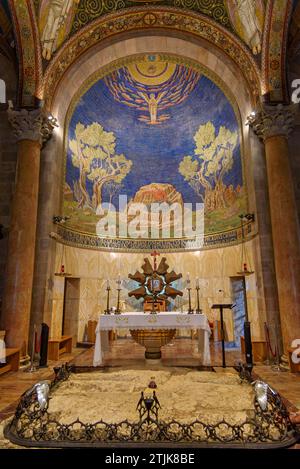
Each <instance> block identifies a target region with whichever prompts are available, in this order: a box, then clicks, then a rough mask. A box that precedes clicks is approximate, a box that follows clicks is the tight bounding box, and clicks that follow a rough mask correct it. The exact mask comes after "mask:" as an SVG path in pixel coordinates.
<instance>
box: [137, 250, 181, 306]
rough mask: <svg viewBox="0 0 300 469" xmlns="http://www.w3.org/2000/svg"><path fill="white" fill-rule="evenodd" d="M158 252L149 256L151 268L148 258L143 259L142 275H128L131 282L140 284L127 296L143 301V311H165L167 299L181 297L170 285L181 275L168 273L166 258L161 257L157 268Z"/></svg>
mask: <svg viewBox="0 0 300 469" xmlns="http://www.w3.org/2000/svg"><path fill="white" fill-rule="evenodd" d="M158 255H159V253H158V252H156V251H154V252H153V253H152V254H151V256H153V257H154V263H153V267H152V265H151V262H150V260H149V259H148V258H145V259H144V264H143V265H142V271H143V272H142V273H141V272H139V271H138V270H137V271H136V273H135V274H134V275H132V274H129V275H128V277H129V278H130V279H131V280H134V281H136V282H137V283H139V284H140V286H139V287H138V288H136V289H135V290H132V291H131V292H129V293H128V295H129V296H134V297H135V298H136V299H140V298H143V299H144V310H145V311H149V310H150V309H152V312H156V311H157V310H158V311H166V306H167V304H168V298H176V296H182V295H183V293H182V292H181V291H179V290H177V289H176V288H174V287H173V286H172V285H171V284H172V283H173V282H175V281H176V280H178V279H180V278H181V277H182V274H176V272H174V270H172V271H171V272H168V270H169V266H168V264H167V263H166V258H165V257H162V259H161V261H160V263H159V265H158V267H157V264H156V257H157V256H158Z"/></svg>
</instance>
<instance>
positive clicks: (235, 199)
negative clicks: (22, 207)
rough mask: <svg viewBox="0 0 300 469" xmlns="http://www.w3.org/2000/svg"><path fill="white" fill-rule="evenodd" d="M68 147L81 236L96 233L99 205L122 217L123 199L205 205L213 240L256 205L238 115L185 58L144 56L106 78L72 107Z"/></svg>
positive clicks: (72, 205) (68, 178)
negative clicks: (251, 202) (251, 201)
mask: <svg viewBox="0 0 300 469" xmlns="http://www.w3.org/2000/svg"><path fill="white" fill-rule="evenodd" d="M65 148H66V171H65V189H64V202H63V212H64V215H67V216H69V217H70V219H69V221H68V226H69V227H71V228H73V229H75V230H78V231H81V232H85V233H90V234H95V233H96V224H97V222H98V221H99V216H98V215H97V214H96V210H97V207H98V206H99V204H102V203H103V202H108V203H111V204H114V206H115V207H116V208H117V211H118V210H119V205H118V204H119V196H120V195H125V196H126V197H127V203H128V207H130V206H131V204H132V203H133V202H136V203H143V204H146V206H147V207H148V206H149V207H150V206H151V204H153V203H157V202H158V203H160V202H161V203H162V202H166V203H169V204H172V203H177V204H179V205H180V206H183V204H184V203H190V204H192V207H193V210H194V207H195V206H196V204H197V203H204V207H205V233H206V234H213V233H216V232H223V231H226V230H230V229H234V228H236V227H237V226H239V223H240V219H239V217H238V215H239V214H240V213H241V212H242V211H243V210H245V209H246V206H247V201H246V193H245V186H244V181H243V169H242V158H241V146H240V137H239V125H238V122H237V118H236V114H235V112H234V110H233V107H232V105H231V104H230V102H229V100H228V99H227V98H226V96H225V94H224V93H223V91H222V90H221V89H220V88H219V87H218V86H217V85H216V84H215V83H214V82H213V81H211V80H210V79H209V78H207V77H206V76H205V75H204V74H203V73H202V72H201V71H200V70H199V69H197V68H196V67H192V66H190V65H189V66H188V65H186V64H185V63H183V62H182V61H179V59H176V58H175V57H172V58H171V57H169V58H168V60H166V58H165V57H161V56H159V55H148V56H143V57H138V58H136V59H132V60H131V62H129V63H128V64H126V65H122V66H120V67H116V69H115V70H113V71H110V72H109V73H108V74H106V75H104V76H103V75H102V77H101V78H98V79H96V80H95V81H94V82H93V83H92V84H91V86H90V87H89V88H88V89H85V91H84V92H83V94H82V95H81V97H80V98H79V99H78V100H77V102H76V103H75V104H74V106H73V108H72V114H71V115H70V116H69V123H68V128H67V132H66V146H65ZM122 236H124V234H122ZM125 237H126V236H125ZM144 237H145V238H146V237H147V236H146V235H145V236H144Z"/></svg>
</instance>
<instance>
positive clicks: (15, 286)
mask: <svg viewBox="0 0 300 469" xmlns="http://www.w3.org/2000/svg"><path fill="white" fill-rule="evenodd" d="M8 118H9V121H10V123H11V125H12V127H13V132H14V135H15V137H16V139H17V144H18V150H17V153H18V155H17V173H16V182H15V190H14V195H13V201H12V211H11V223H10V231H9V240H8V258H7V266H6V277H5V290H4V297H3V309H2V318H1V327H2V329H4V330H6V345H7V347H18V348H20V349H21V356H25V355H26V354H27V343H28V331H29V321H30V308H31V295H32V280H33V266H34V253H35V237H36V223H37V203H38V186H39V170H40V150H41V145H42V143H43V142H44V141H45V140H47V139H48V138H49V137H50V135H51V132H52V130H53V127H54V125H55V122H54V121H55V120H54V119H53V118H52V117H51V116H49V115H47V114H46V113H45V111H43V110H42V109H34V110H32V111H28V110H25V109H21V110H20V111H14V110H12V109H9V110H8Z"/></svg>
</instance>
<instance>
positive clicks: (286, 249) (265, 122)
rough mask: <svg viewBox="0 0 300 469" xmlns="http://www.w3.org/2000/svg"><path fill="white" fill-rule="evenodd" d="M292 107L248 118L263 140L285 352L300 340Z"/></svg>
mask: <svg viewBox="0 0 300 469" xmlns="http://www.w3.org/2000/svg"><path fill="white" fill-rule="evenodd" d="M293 123H294V113H293V107H292V106H282V105H277V106H265V107H264V109H263V110H262V111H261V112H259V113H257V114H255V115H251V116H250V117H249V124H250V125H251V126H252V127H253V130H254V132H255V133H256V134H257V135H258V137H259V138H261V139H262V140H263V141H264V144H265V155H266V165H267V176H268V187H269V201H270V211H271V223H272V235H273V245H274V258H275V270H276V282H277V289H278V299H279V310H280V322H281V330H282V336H283V337H282V338H283V347H284V352H285V353H286V352H287V349H288V348H289V347H290V346H291V342H292V341H293V340H294V339H300V232H299V223H298V215H297V207H296V202H295V193H294V187H293V179H292V174H291V169H290V161H289V147H288V135H289V133H290V132H291V131H292V128H293Z"/></svg>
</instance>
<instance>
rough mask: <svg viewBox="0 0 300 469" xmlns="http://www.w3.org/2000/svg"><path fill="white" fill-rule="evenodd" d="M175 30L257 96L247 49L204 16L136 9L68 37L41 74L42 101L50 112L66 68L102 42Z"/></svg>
mask: <svg viewBox="0 0 300 469" xmlns="http://www.w3.org/2000/svg"><path fill="white" fill-rule="evenodd" d="M157 30H159V31H163V32H164V33H167V32H168V31H173V32H174V31H176V32H177V33H178V32H181V33H185V35H186V34H188V35H189V36H190V37H193V38H199V39H205V40H206V41H208V42H210V43H211V44H213V45H214V46H217V47H218V48H219V49H220V50H222V51H223V52H225V54H226V55H227V56H228V57H229V58H230V59H231V60H233V61H234V62H235V64H236V65H237V66H238V67H239V68H240V70H241V71H242V73H243V75H244V77H245V79H246V81H247V83H248V84H249V88H250V90H251V93H252V96H253V97H254V100H255V101H256V102H257V101H258V99H259V96H260V95H261V75H260V71H259V68H258V65H257V63H256V61H255V60H254V58H253V57H252V54H251V52H250V51H249V50H248V48H247V47H246V46H245V45H244V44H243V43H242V42H241V41H240V40H239V39H238V38H237V37H236V36H235V35H234V34H232V33H231V32H230V31H228V30H227V29H226V28H224V27H222V26H221V25H218V24H216V22H214V21H212V20H210V19H209V18H207V17H205V16H204V15H200V14H195V13H191V12H187V11H182V10H179V9H176V8H167V7H164V8H159V7H157V8H154V7H151V9H150V8H147V7H139V8H136V9H133V8H130V9H128V10H126V11H125V10H123V11H121V12H118V13H114V14H109V15H106V16H104V17H101V18H99V19H97V20H95V21H94V22H92V23H90V24H89V25H87V26H86V27H85V28H83V29H82V30H80V31H79V32H78V33H76V34H75V35H74V36H72V37H71V38H70V39H69V40H68V41H67V42H66V43H65V44H64V45H63V46H62V47H61V49H60V50H59V51H58V53H57V55H56V56H55V57H54V58H53V59H52V61H51V62H50V64H49V66H48V67H47V69H46V71H45V75H44V93H43V98H44V101H45V106H46V108H47V109H49V110H51V105H52V100H53V97H54V95H55V89H56V88H57V87H58V86H59V82H60V80H61V79H62V77H63V75H64V74H65V73H66V71H67V70H68V68H69V67H70V66H71V65H72V64H74V63H75V62H76V60H77V58H78V57H79V56H80V55H82V54H83V53H84V52H86V51H87V50H88V49H90V48H91V47H93V46H94V45H96V44H98V43H99V42H100V41H104V40H105V39H108V38H110V39H114V40H116V41H117V40H118V36H120V35H121V34H122V39H123V38H124V33H130V32H137V33H138V32H141V31H142V32H146V33H147V34H149V32H150V33H151V31H152V32H153V31H157Z"/></svg>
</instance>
